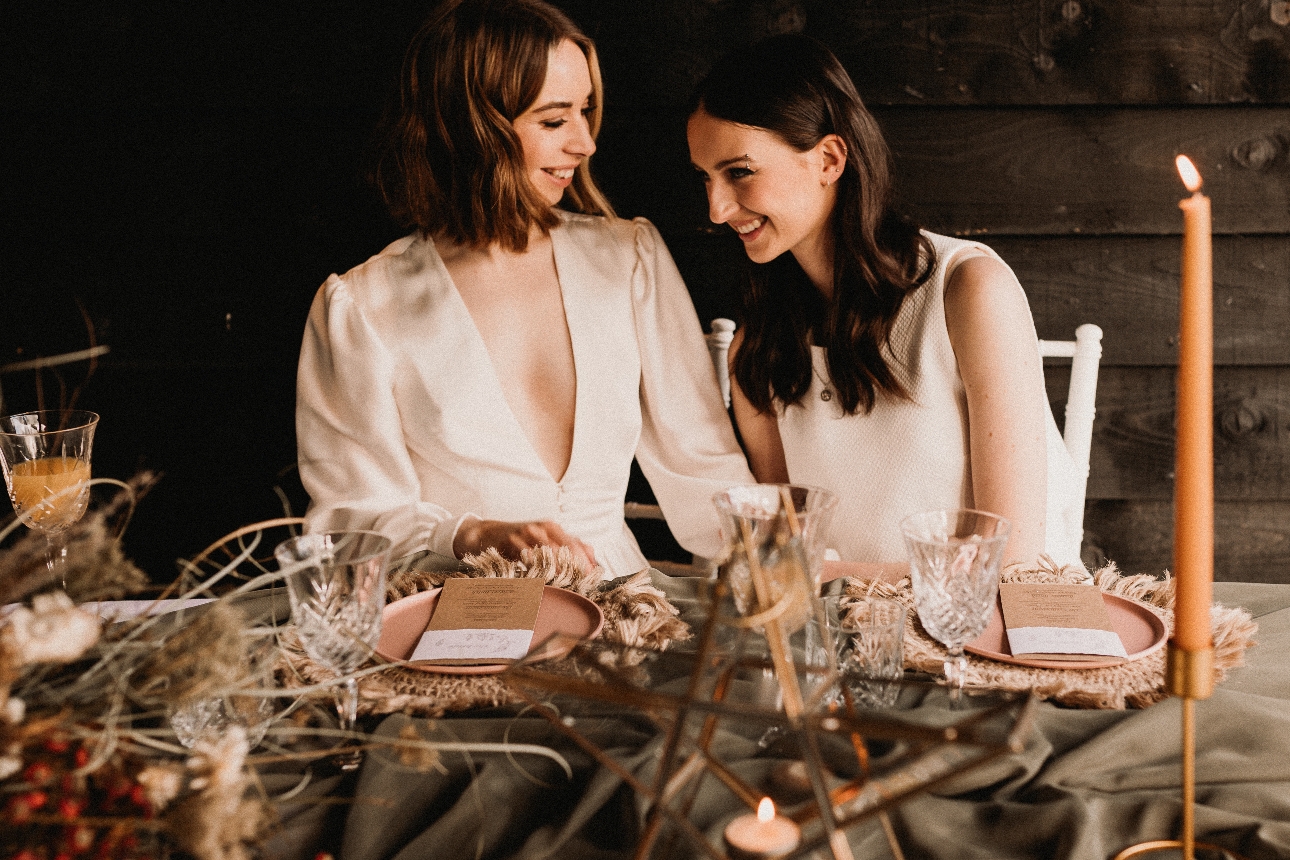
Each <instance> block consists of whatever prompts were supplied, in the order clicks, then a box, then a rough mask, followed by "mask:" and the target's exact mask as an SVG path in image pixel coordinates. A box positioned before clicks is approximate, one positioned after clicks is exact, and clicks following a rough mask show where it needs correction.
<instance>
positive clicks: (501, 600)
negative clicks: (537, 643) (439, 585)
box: [410, 577, 542, 666]
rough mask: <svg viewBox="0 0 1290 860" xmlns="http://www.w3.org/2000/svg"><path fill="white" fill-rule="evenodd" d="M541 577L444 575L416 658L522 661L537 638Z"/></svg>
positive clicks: (414, 653) (467, 663)
mask: <svg viewBox="0 0 1290 860" xmlns="http://www.w3.org/2000/svg"><path fill="white" fill-rule="evenodd" d="M541 605H542V580H540V579H495V578H491V577H490V578H473V577H458V578H453V579H446V580H444V583H443V590H442V591H440V592H439V599H438V601H437V602H436V604H435V609H434V614H433V615H432V616H430V623H429V624H427V625H426V630H425V633H422V634H421V640H420V641H419V642H417V647H416V648H414V649H413V651H412V657H411V658H410V659H412V660H420V661H424V662H427V663H438V664H444V665H449V666H473V665H479V664H486V663H498V662H501V661H505V660H519V659H521V658H523V657H524V655H525V654H527V653H528V652H529V646H530V645H531V644H532V643H533V628H534V626H535V625H536V624H537V616H538V608H539V607H540V606H541Z"/></svg>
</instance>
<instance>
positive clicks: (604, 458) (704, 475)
mask: <svg viewBox="0 0 1290 860" xmlns="http://www.w3.org/2000/svg"><path fill="white" fill-rule="evenodd" d="M551 239H552V246H553V248H554V254H555V265H556V271H557V276H558V278H559V281H560V288H561V291H562V294H563V299H564V309H565V318H566V320H567V321H568V326H569V335H570V338H571V340H572V343H573V358H574V366H575V371H576V375H577V388H576V406H575V413H574V438H573V450H572V453H571V456H570V460H569V465H568V468H567V470H566V472H565V474H564V475H563V476H562V477H561V478H560V479H559V480H556V479H555V478H553V477H552V476H551V474H550V473H549V472H548V471H547V469H546V467H545V465H544V464H543V463H542V460H541V459H540V458H539V457H538V455H537V452H536V451H535V450H534V449H533V446H532V445H531V444H530V442H529V439H528V436H527V435H525V432H524V430H523V428H522V427H521V426H520V425H519V422H518V421H517V420H516V418H515V416H514V415H513V414H512V412H511V410H510V407H509V405H508V404H507V402H506V399H505V397H504V395H503V392H502V388H501V385H500V382H499V379H498V377H497V374H496V372H495V370H494V367H493V364H492V360H491V358H490V356H489V353H488V350H487V348H486V347H485V345H484V341H483V339H482V337H481V336H480V334H479V331H478V329H476V327H475V324H474V321H473V319H472V318H471V316H470V313H469V311H468V310H467V309H466V305H465V303H464V302H463V301H462V299H461V296H460V295H459V294H458V292H457V289H456V287H455V286H454V285H453V283H452V280H451V278H450V277H449V274H448V270H447V268H446V267H445V266H444V263H443V261H442V259H441V258H440V257H439V254H438V252H437V251H436V250H435V246H434V242H433V241H432V240H430V239H427V238H424V237H422V236H420V235H415V234H414V235H412V236H407V237H405V238H403V239H400V240H398V241H397V242H394V243H393V244H391V245H390V246H389V247H388V248H386V249H385V250H384V251H382V252H381V253H380V254H378V255H376V256H375V257H373V258H371V259H370V260H368V261H367V262H365V263H363V264H362V265H360V266H358V267H356V268H355V269H353V270H351V271H350V272H348V273H347V274H345V275H343V276H339V277H338V276H336V275H332V276H331V277H329V278H328V279H327V281H326V282H325V283H324V284H323V285H322V287H321V288H320V289H319V291H318V294H317V296H316V297H315V299H314V302H313V307H312V308H311V310H310V313H309V321H308V323H307V325H306V328H305V335H304V343H303V345H302V347H301V351H300V366H299V374H298V379H297V402H296V434H297V444H298V448H299V461H300V475H301V479H302V480H303V482H304V486H305V489H306V490H307V491H308V492H309V496H310V499H311V504H310V508H309V511H308V514H307V518H308V521H309V528H310V529H311V530H314V531H321V530H329V529H355V528H364V529H374V530H376V531H379V532H382V533H384V534H386V535H387V536H388V537H390V538H391V539H392V540H393V541H394V544H395V547H394V556H395V557H398V556H401V555H404V554H407V553H411V552H414V551H416V550H420V549H428V550H430V551H432V552H435V553H439V554H441V555H444V556H452V555H453V551H452V543H453V538H454V536H455V535H456V532H457V529H458V528H459V527H460V525H461V524H462V522H463V521H465V520H466V519H467V518H470V517H478V518H480V519H494V520H508V521H527V520H554V521H555V522H557V523H559V524H560V526H561V527H562V528H564V529H565V530H566V531H567V532H569V533H570V534H571V535H574V536H576V537H578V538H579V539H581V540H583V541H585V542H586V543H588V544H590V545H591V546H592V548H593V549H594V550H595V554H596V559H597V561H599V562H600V564H601V565H602V566H603V568H604V570H605V576H606V578H610V577H618V576H624V575H627V574H631V573H635V572H636V571H639V570H642V569H644V568H645V567H647V566H648V564H647V562H646V560H645V557H644V556H643V555H642V554H641V551H640V549H639V547H638V546H637V544H636V541H635V539H634V538H633V537H632V534H631V532H630V531H629V530H628V528H627V525H626V523H625V521H624V520H623V498H624V494H625V492H626V489H627V480H628V474H629V470H630V467H631V462H632V458H633V456H635V457H636V459H637V460H638V461H639V463H640V465H641V469H642V471H643V472H644V473H645V476H646V478H647V479H648V480H649V482H650V486H651V487H652V488H653V490H654V492H655V495H656V496H657V497H658V501H659V504H660V506H661V507H662V509H663V513H664V515H665V516H666V517H667V521H668V524H669V526H670V527H671V529H672V532H673V534H674V535H675V536H676V538H677V540H678V541H679V542H680V544H681V545H682V546H684V547H685V548H686V549H688V550H690V551H691V552H693V553H696V554H698V555H701V556H706V557H711V556H714V555H717V554H718V552H719V550H720V539H719V535H718V521H717V517H716V511H715V508H713V505H712V502H711V497H712V495H713V494H714V493H716V492H719V491H720V490H723V489H726V488H727V487H730V486H733V485H735V484H744V483H751V482H752V481H753V477H752V474H751V473H750V472H749V471H748V467H747V464H746V462H745V460H744V456H743V454H742V452H741V451H740V450H739V447H738V445H737V443H736V441H735V438H734V433H733V431H732V429H731V426H730V422H729V419H728V417H727V415H726V412H725V408H724V405H723V403H722V399H721V395H720V393H719V391H718V388H717V380H716V374H715V372H714V370H713V367H712V362H711V359H710V358H709V354H708V350H707V346H706V344H705V342H704V339H703V333H702V329H701V328H700V326H699V321H698V317H697V316H696V314H695V312H694V306H693V304H692V303H691V301H690V296H689V293H688V292H687V291H686V288H685V284H684V283H683V282H682V280H681V276H680V273H679V272H678V271H677V269H676V266H675V264H674V263H673V262H672V258H671V256H670V255H669V254H668V251H667V249H666V247H665V246H664V244H663V241H662V239H661V237H660V236H659V235H658V231H657V230H656V229H655V228H654V226H653V225H652V224H650V223H649V222H648V221H646V220H644V219H640V218H638V219H636V220H634V221H625V220H619V219H606V218H601V217H592V216H585V215H576V214H570V213H562V223H561V225H560V226H558V227H557V228H555V229H554V230H552V232H551Z"/></svg>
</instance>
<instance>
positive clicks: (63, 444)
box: [0, 410, 99, 574]
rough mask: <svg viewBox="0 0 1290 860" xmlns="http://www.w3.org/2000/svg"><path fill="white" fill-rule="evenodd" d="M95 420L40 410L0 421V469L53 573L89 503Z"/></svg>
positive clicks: (90, 416)
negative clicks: (37, 535)
mask: <svg viewBox="0 0 1290 860" xmlns="http://www.w3.org/2000/svg"><path fill="white" fill-rule="evenodd" d="M98 421H99V416H98V415H96V414H95V413H93V412H85V411H83V410H42V411H38V412H22V413H19V414H17V415H5V416H3V417H0V467H2V468H3V470H4V479H5V484H6V485H7V486H8V488H9V499H10V501H12V502H13V509H14V511H15V512H16V513H17V514H18V517H19V519H21V520H22V521H23V523H24V524H26V525H27V526H28V527H29V528H31V529H33V530H34V531H38V532H40V533H41V534H43V535H44V536H45V541H46V556H45V561H46V564H47V565H48V567H49V570H50V572H51V573H55V574H56V573H57V571H58V570H59V568H60V567H61V566H62V565H63V564H64V563H65V562H66V559H67V543H66V533H67V530H68V529H69V528H71V527H72V525H74V524H75V523H76V522H77V521H78V520H80V518H81V517H82V516H83V515H84V514H85V509H86V507H87V506H88V505H89V500H90V451H91V449H92V448H93V446H94V430H95V428H96V427H97V426H98Z"/></svg>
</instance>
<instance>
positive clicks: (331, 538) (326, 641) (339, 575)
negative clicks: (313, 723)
mask: <svg viewBox="0 0 1290 860" xmlns="http://www.w3.org/2000/svg"><path fill="white" fill-rule="evenodd" d="M391 546H392V544H391V542H390V539H389V538H387V537H385V536H384V535H381V534H378V533H377V532H370V531H347V532H326V533H321V534H307V535H301V536H300V537H295V538H292V539H290V540H288V541H285V542H283V543H281V544H279V545H278V547H277V549H275V550H274V555H275V556H277V559H278V564H279V566H281V568H282V569H283V571H284V572H285V573H286V580H287V595H288V597H289V598H290V599H291V620H292V621H293V622H294V623H295V627H296V633H297V635H299V637H300V642H301V644H302V645H303V646H304V649H305V653H306V654H308V655H309V657H310V658H311V659H312V660H313V661H314V662H316V663H319V664H320V665H322V666H326V667H327V668H329V669H331V670H332V671H333V672H335V673H336V674H337V675H339V676H341V678H342V680H343V687H344V694H343V696H342V697H341V698H340V699H339V700H338V701H337V703H336V710H337V712H338V713H339V715H340V727H341V730H342V731H347V732H348V731H352V730H353V728H354V723H355V721H356V720H357V718H358V682H357V681H355V680H354V678H353V677H351V673H352V672H353V671H354V670H355V669H357V668H358V667H359V666H361V665H362V664H363V662H364V661H365V660H366V659H367V658H368V657H369V656H371V654H372V653H373V652H372V649H373V648H374V647H375V646H376V643H377V641H378V640H379V639H380V638H381V610H382V609H383V608H384V607H385V570H386V565H387V564H388V562H389V556H390V548H391ZM336 762H337V763H338V764H339V765H340V767H341V768H342V769H343V770H353V769H354V768H357V767H358V766H359V764H360V763H361V762H362V753H361V752H358V751H352V752H348V753H341V754H340V755H338V756H337V757H336Z"/></svg>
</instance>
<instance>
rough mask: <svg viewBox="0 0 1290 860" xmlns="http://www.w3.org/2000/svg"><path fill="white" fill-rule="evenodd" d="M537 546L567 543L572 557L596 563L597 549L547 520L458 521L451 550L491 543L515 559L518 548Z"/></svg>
mask: <svg viewBox="0 0 1290 860" xmlns="http://www.w3.org/2000/svg"><path fill="white" fill-rule="evenodd" d="M537 546H549V547H551V548H552V549H559V548H560V547H562V546H563V547H568V548H569V550H570V551H571V552H572V553H573V557H574V558H575V559H578V560H580V561H582V563H583V564H584V565H586V568H587V570H595V569H596V568H597V567H599V564H598V563H597V562H596V553H595V551H594V550H593V549H592V548H591V547H590V546H588V545H587V544H585V543H583V542H582V541H580V540H578V539H577V538H576V537H573V536H572V535H570V534H569V533H568V532H566V531H565V530H564V529H562V528H560V526H559V525H558V524H556V523H553V522H551V521H550V520H541V521H533V522H526V523H511V522H505V521H503V520H475V519H468V520H466V522H464V523H462V524H461V528H459V529H458V530H457V536H456V537H455V538H453V541H452V551H453V552H454V553H455V554H456V556H457V558H461V557H462V556H465V555H472V554H475V553H479V552H483V551H484V550H486V549H488V548H489V547H492V548H493V549H495V550H497V551H498V552H500V553H501V554H502V556H503V557H504V558H510V559H517V558H519V557H520V550H524V549H529V548H531V547H537Z"/></svg>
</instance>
